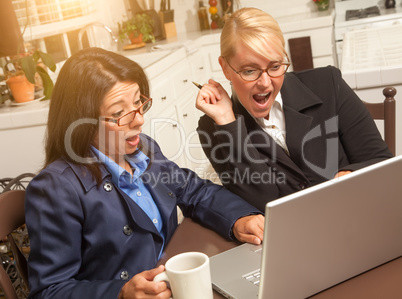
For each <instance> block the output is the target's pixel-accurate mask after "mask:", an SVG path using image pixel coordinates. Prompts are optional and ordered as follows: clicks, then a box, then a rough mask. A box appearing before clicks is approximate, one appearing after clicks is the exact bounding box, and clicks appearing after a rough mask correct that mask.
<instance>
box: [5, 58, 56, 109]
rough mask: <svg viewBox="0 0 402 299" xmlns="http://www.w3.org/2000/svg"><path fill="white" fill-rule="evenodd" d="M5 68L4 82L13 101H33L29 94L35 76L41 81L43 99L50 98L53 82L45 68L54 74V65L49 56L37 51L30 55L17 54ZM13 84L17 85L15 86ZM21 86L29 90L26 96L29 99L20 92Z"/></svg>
mask: <svg viewBox="0 0 402 299" xmlns="http://www.w3.org/2000/svg"><path fill="white" fill-rule="evenodd" d="M10 64H11V65H10ZM7 66H8V69H7V72H6V78H7V80H6V82H7V85H8V86H9V88H10V89H11V92H12V94H13V96H14V99H15V101H17V102H26V101H29V100H33V96H32V95H31V93H32V88H33V89H34V88H35V86H34V84H35V81H36V80H35V75H36V74H38V75H39V76H40V78H41V80H42V85H43V95H44V96H45V98H44V99H49V98H50V96H51V94H52V90H53V81H52V79H51V78H50V76H49V74H48V72H47V70H46V69H45V67H47V68H48V69H50V70H51V71H53V72H54V71H55V70H56V64H55V63H54V61H53V58H52V57H51V56H50V55H49V54H47V53H44V52H41V51H38V50H36V51H34V52H32V53H22V54H17V56H16V57H15V58H14V59H12V60H11V61H10V62H9V63H8V64H7ZM25 78H26V79H25ZM26 81H28V82H29V83H28V82H26ZM15 84H17V86H15ZM22 86H26V87H28V88H30V89H31V90H30V91H28V93H29V94H30V95H29V96H28V97H29V98H25V97H24V95H23V92H22V90H21V89H22Z"/></svg>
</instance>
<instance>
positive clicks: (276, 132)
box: [254, 92, 289, 154]
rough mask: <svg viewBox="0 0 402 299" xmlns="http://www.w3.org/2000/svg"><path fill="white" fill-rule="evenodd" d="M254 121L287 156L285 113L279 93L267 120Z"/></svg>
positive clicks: (258, 119)
mask: <svg viewBox="0 0 402 299" xmlns="http://www.w3.org/2000/svg"><path fill="white" fill-rule="evenodd" d="M254 119H255V120H256V121H257V123H258V125H259V126H260V127H261V128H262V129H263V130H264V131H265V132H266V133H267V134H268V135H269V136H271V137H272V138H273V139H274V140H275V142H276V143H277V144H278V145H279V146H281V147H282V148H283V149H284V150H285V151H286V153H287V154H289V150H288V146H287V145H286V125H285V113H284V112H283V101H282V96H281V93H280V92H279V93H278V95H277V96H276V98H275V102H274V104H273V105H272V108H271V111H270V112H269V120H267V119H265V118H255V117H254Z"/></svg>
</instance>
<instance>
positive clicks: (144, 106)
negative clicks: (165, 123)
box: [101, 94, 152, 127]
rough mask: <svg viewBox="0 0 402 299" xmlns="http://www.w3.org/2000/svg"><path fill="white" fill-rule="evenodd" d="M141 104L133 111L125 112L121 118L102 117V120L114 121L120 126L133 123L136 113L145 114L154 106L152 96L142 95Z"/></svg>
mask: <svg viewBox="0 0 402 299" xmlns="http://www.w3.org/2000/svg"><path fill="white" fill-rule="evenodd" d="M140 104H141V106H139V107H138V108H137V109H134V110H133V111H130V112H128V113H127V114H124V115H123V116H120V117H119V118H111V117H101V119H102V120H104V121H108V122H112V123H115V124H117V125H118V126H119V127H121V126H125V125H128V124H129V123H131V122H132V121H133V120H134V118H135V115H136V114H137V113H139V114H140V115H144V114H145V113H146V112H148V110H149V109H150V108H151V106H152V98H148V97H146V96H144V95H142V94H141V95H140Z"/></svg>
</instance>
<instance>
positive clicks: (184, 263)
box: [154, 252, 213, 299]
mask: <svg viewBox="0 0 402 299" xmlns="http://www.w3.org/2000/svg"><path fill="white" fill-rule="evenodd" d="M162 280H163V281H166V282H168V283H169V284H170V290H171V291H172V296H173V298H174V299H189V298H191V299H212V298H213V293H212V284H211V271H210V269H209V257H208V256H207V255H206V254H204V253H202V252H185V253H181V254H178V255H175V256H174V257H171V258H170V259H169V260H168V261H167V262H166V264H165V271H164V272H162V273H159V274H158V275H156V276H155V278H154V281H162Z"/></svg>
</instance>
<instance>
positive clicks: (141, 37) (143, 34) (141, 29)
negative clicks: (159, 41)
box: [117, 13, 155, 44]
mask: <svg viewBox="0 0 402 299" xmlns="http://www.w3.org/2000/svg"><path fill="white" fill-rule="evenodd" d="M117 25H118V28H119V41H120V42H125V41H127V40H129V41H130V42H131V44H135V43H142V42H152V43H154V42H155V36H154V32H153V30H154V21H153V19H152V18H151V17H150V16H149V15H147V14H145V13H138V14H135V15H134V16H133V17H131V18H130V19H128V20H127V21H122V22H121V23H120V22H119V23H117Z"/></svg>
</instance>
